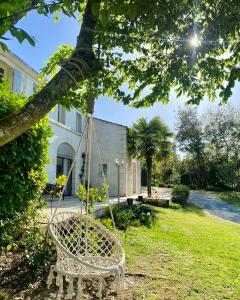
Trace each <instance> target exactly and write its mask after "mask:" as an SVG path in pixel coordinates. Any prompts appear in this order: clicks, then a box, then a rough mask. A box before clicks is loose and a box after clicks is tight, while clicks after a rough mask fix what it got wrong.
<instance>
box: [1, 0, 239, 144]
mask: <svg viewBox="0 0 240 300" xmlns="http://www.w3.org/2000/svg"><path fill="white" fill-rule="evenodd" d="M3 4H4V5H2V4H1V18H0V34H1V35H2V34H3V33H4V32H6V31H7V30H10V33H11V34H12V35H13V36H16V37H17V38H18V40H19V41H20V42H21V41H22V40H23V39H27V40H28V41H29V42H30V43H34V40H33V39H32V38H31V37H28V35H27V33H24V32H22V31H21V30H20V29H16V28H17V27H16V22H17V21H18V20H19V19H20V18H21V17H22V16H24V15H26V13H27V11H29V10H30V9H31V8H34V9H36V10H37V11H38V13H41V14H45V15H48V14H50V13H53V14H58V13H59V12H62V13H64V14H66V15H69V16H70V17H73V16H76V13H77V14H79V16H80V17H79V18H80V23H81V30H80V34H79V36H78V37H77V42H76V48H75V49H73V50H72V52H71V53H70V55H69V58H68V60H65V61H63V62H62V63H63V64H64V68H61V69H60V71H59V72H57V74H56V75H55V76H54V77H53V78H52V79H51V80H50V81H49V82H48V83H47V84H46V85H45V86H44V87H43V88H42V90H41V91H39V93H37V94H35V95H34V96H33V97H32V98H31V100H30V102H29V103H28V104H27V105H26V107H24V108H23V109H22V110H21V111H20V112H19V113H18V114H15V115H14V116H11V115H10V116H9V117H7V118H5V119H3V120H0V145H3V144H4V143H6V142H8V141H9V140H12V139H14V138H15V137H16V136H17V135H19V134H21V133H22V132H24V131H25V130H26V129H27V128H29V127H30V126H32V125H33V124H34V123H35V122H36V121H37V120H39V119H40V118H42V117H43V116H44V115H45V114H46V113H47V112H48V111H49V110H50V109H51V108H52V107H53V106H54V105H56V103H57V101H59V99H60V101H61V99H64V96H65V95H66V94H67V93H68V92H69V91H71V92H73V93H72V96H73V97H72V98H74V97H75V98H76V97H78V96H79V95H81V97H83V99H84V101H85V102H86V101H87V100H88V99H89V92H87V90H88V89H89V86H91V93H92V96H93V97H95V98H96V97H97V96H99V95H100V94H103V95H108V96H113V97H114V98H115V99H116V100H117V101H122V102H123V103H124V104H127V105H132V106H135V107H146V106H150V105H152V104H154V102H156V101H160V102H163V103H167V102H168V100H169V95H170V90H171V88H174V89H175V91H176V93H177V96H181V95H185V96H186V98H187V99H188V101H189V103H195V104H199V102H200V101H201V100H202V99H203V97H204V96H207V97H208V98H209V99H210V100H214V99H215V98H216V97H217V96H220V98H221V99H222V101H223V102H226V101H227V100H228V99H229V97H230V96H231V93H232V88H233V87H234V84H235V82H236V81H237V80H239V76H240V69H239V60H240V54H239V53H240V51H239V49H240V41H239V38H238V37H239V31H240V23H239V19H240V5H239V1H238V0H231V1H224V0H218V1H210V0H203V1H197V0H196V1H188V0H179V1H175V0H158V1H151V2H149V1H147V0H132V1H122V0H112V1H107V0H88V1H86V0H79V1H69V0H62V1H60V0H59V1H50V2H49V1H46V2H45V1H44V0H40V1H29V0H21V1H4V3H3ZM3 42H4V40H3ZM59 64H60V63H59ZM60 66H62V64H60ZM76 85H78V88H77V89H76ZM76 91H77V93H76V94H75V92H76ZM85 96H86V97H85ZM73 104H76V103H74V102H73ZM16 124H17V125H16ZM19 124H20V126H19Z"/></svg>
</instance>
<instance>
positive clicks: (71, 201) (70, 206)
mask: <svg viewBox="0 0 240 300" xmlns="http://www.w3.org/2000/svg"><path fill="white" fill-rule="evenodd" d="M138 195H142V196H144V197H146V195H147V194H146V193H145V192H143V193H141V194H134V195H131V196H127V197H120V202H121V203H122V202H126V201H127V198H137V196H138ZM110 203H111V204H112V205H115V204H117V203H118V198H117V197H111V198H110ZM51 205H52V207H51ZM57 205H58V200H57V199H56V200H55V199H54V200H53V201H52V203H51V201H50V200H49V199H48V200H47V207H46V208H44V209H43V212H44V213H46V214H47V215H48V217H50V216H51V215H52V213H54V210H55V208H56V207H57ZM108 205H109V201H106V202H105V203H99V202H95V210H98V209H101V208H104V207H107V206H108ZM57 211H58V212H65V211H72V212H81V203H80V201H79V199H78V198H77V197H76V196H71V197H65V199H64V200H62V201H61V202H60V205H59V207H58V210H57Z"/></svg>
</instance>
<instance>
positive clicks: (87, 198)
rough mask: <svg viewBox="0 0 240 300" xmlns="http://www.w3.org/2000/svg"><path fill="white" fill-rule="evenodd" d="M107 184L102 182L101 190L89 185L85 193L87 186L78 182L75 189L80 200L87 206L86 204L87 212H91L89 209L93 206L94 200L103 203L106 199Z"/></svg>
mask: <svg viewBox="0 0 240 300" xmlns="http://www.w3.org/2000/svg"><path fill="white" fill-rule="evenodd" d="M108 188H109V187H108V185H107V184H106V183H103V184H102V189H101V191H100V190H99V189H98V188H94V187H90V189H89V195H88V193H87V188H86V187H85V186H84V185H83V184H80V185H79V187H78V191H77V196H78V198H79V199H80V201H83V203H84V204H85V206H86V208H87V204H88V208H87V209H88V212H91V210H92V209H93V208H94V202H95V201H96V202H100V203H103V202H105V201H106V200H107V199H108Z"/></svg>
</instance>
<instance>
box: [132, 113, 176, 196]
mask: <svg viewBox="0 0 240 300" xmlns="http://www.w3.org/2000/svg"><path fill="white" fill-rule="evenodd" d="M172 136H173V134H172V132H171V131H170V130H169V128H168V127H167V126H166V125H165V124H164V123H163V122H162V121H161V120H160V119H159V117H155V118H153V119H152V120H151V121H150V122H147V120H146V119H145V118H140V119H139V120H138V121H137V122H136V123H134V124H133V127H132V128H130V129H129V132H128V147H129V153H130V155H132V156H133V157H137V158H140V159H143V160H144V161H145V162H146V168H147V191H148V196H149V197H151V183H152V166H153V159H156V160H157V161H160V160H161V159H163V158H164V157H166V156H167V155H168V154H169V152H170V149H171V148H172V143H171V141H170V140H169V138H171V137H172Z"/></svg>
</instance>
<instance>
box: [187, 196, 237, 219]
mask: <svg viewBox="0 0 240 300" xmlns="http://www.w3.org/2000/svg"><path fill="white" fill-rule="evenodd" d="M189 201H190V202H192V203H194V204H197V205H199V206H200V207H202V208H203V209H204V210H206V211H207V212H209V213H210V214H211V215H214V216H217V217H220V218H222V219H225V220H228V221H231V222H234V223H240V207H238V206H235V205H233V204H229V203H226V202H224V201H222V200H220V198H219V196H218V194H217V193H214V192H208V191H191V193H190V196H189Z"/></svg>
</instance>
